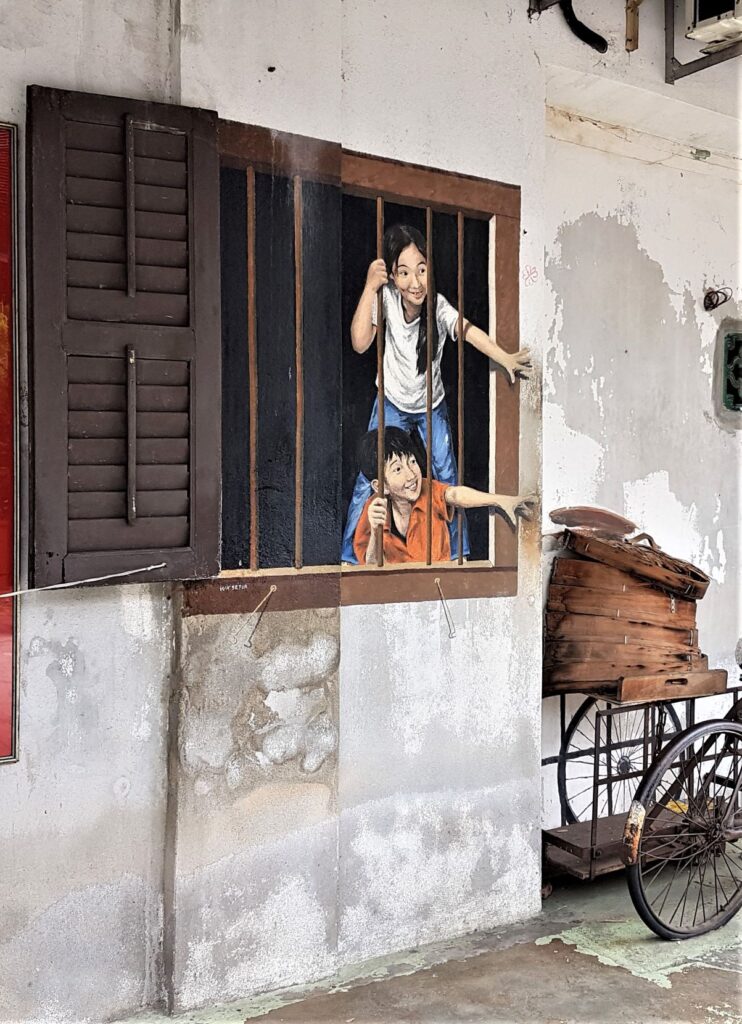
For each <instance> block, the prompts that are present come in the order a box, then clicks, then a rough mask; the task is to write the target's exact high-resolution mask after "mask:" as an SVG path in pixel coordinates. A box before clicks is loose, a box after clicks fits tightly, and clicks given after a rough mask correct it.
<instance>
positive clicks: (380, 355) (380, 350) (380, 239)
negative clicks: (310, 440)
mask: <svg viewBox="0 0 742 1024" xmlns="http://www.w3.org/2000/svg"><path fill="white" fill-rule="evenodd" d="M383 256H384V200H383V198H382V197H381V196H377V197H376V259H377V260H380V259H383ZM382 292H383V289H382V288H379V290H378V292H377V293H376V377H377V380H378V385H377V387H378V405H377V409H378V413H377V431H376V479H377V480H378V481H379V493H380V494H381V495H383V494H384V337H385V336H384V296H383V294H382ZM376 550H377V552H378V554H377V558H376V564H377V565H383V564H384V527H383V526H380V527H379V528H378V530H377V536H376Z"/></svg>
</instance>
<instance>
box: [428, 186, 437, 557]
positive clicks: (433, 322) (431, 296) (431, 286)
mask: <svg viewBox="0 0 742 1024" xmlns="http://www.w3.org/2000/svg"><path fill="white" fill-rule="evenodd" d="M425 234H426V237H427V244H428V293H427V294H428V302H427V307H428V319H427V324H426V335H427V338H426V341H427V345H426V373H427V380H426V393H425V425H426V433H427V437H426V445H425V461H426V462H427V467H426V468H427V483H428V494H427V524H426V536H425V564H426V565H430V564H431V562H432V561H433V329H434V327H435V328H436V329H437V323H438V318H437V317H436V316H435V310H434V306H435V305H437V296H436V295H435V277H434V268H433V211H432V210H431V208H430V207H429V206H427V207H426V208H425ZM431 300H432V301H431Z"/></svg>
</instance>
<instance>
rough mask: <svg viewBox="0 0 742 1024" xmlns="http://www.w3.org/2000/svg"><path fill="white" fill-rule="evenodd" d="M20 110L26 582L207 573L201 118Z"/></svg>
mask: <svg viewBox="0 0 742 1024" xmlns="http://www.w3.org/2000/svg"><path fill="white" fill-rule="evenodd" d="M29 118H30V120H29V132H28V137H29V167H30V175H31V178H30V188H29V251H30V258H31V266H30V286H31V292H30V327H31V357H32V361H31V382H32V389H31V396H30V398H31V403H32V427H33V432H32V494H31V499H32V543H31V572H32V577H33V581H34V583H35V585H36V586H44V585H47V584H52V583H59V582H63V581H65V582H66V581H72V580H81V579H84V578H86V577H90V576H101V575H105V574H107V573H115V572H122V571H126V570H130V569H135V568H137V567H143V566H146V565H150V564H153V563H157V562H165V563H166V566H165V568H164V569H161V570H158V571H157V572H155V573H148V574H147V575H146V577H142V578H143V579H144V578H146V579H188V578H195V577H203V576H209V575H213V574H214V573H216V572H217V571H218V569H219V529H220V527H219V519H220V511H219V505H220V461H221V460H220V400H221V381H220V325H219V305H220V299H219V241H218V216H219V167H218V156H217V148H216V115H215V114H213V113H212V112H209V111H203V110H192V109H188V108H184V107H174V106H165V105H162V104H153V103H144V102H141V101H135V100H128V99H118V98H113V97H107V96H89V95H85V94H83V93H70V92H60V91H57V90H51V89H43V88H40V87H37V86H33V87H31V89H30V90H29ZM137 578H139V577H134V579H137Z"/></svg>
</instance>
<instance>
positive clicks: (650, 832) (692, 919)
mask: <svg viewBox="0 0 742 1024" xmlns="http://www.w3.org/2000/svg"><path fill="white" fill-rule="evenodd" d="M741 789H742V725H741V724H739V723H738V722H732V721H728V720H724V721H713V722H702V723H701V724H700V725H696V726H693V727H692V728H690V729H687V730H686V731H685V732H683V733H681V734H680V736H678V737H677V738H676V739H675V740H674V741H673V742H672V743H671V744H670V745H669V746H668V747H667V748H666V749H665V750H664V751H663V752H662V754H661V755H660V756H659V758H658V759H657V760H656V761H655V763H654V764H653V765H652V767H651V769H650V770H649V772H648V773H647V775H646V777H645V778H644V781H643V782H642V784H641V786H640V787H639V789H638V790H637V794H636V799H635V801H634V804H633V806H632V809H631V813H630V815H629V821H628V823H627V835H626V839H625V841H626V842H627V845H629V847H630V852H629V867H628V883H629V892H630V893H631V899H632V901H633V903H634V906H635V908H636V910H637V913H638V914H639V916H640V917H641V919H642V920H643V921H644V923H645V924H646V925H647V926H648V927H649V928H651V929H652V931H653V932H655V933H656V934H657V935H659V936H660V938H663V939H687V938H690V937H691V936H694V935H702V934H703V933H704V932H709V931H713V929H714V928H720V927H721V926H722V925H723V924H726V923H727V921H729V920H730V919H731V918H732V917H734V915H735V914H736V913H737V911H738V910H739V908H740V906H742V794H741ZM642 819H643V820H642ZM632 823H633V826H634V842H633V846H632V843H631V842H630V838H629V833H630V831H631V827H632Z"/></svg>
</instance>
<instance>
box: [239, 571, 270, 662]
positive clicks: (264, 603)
mask: <svg viewBox="0 0 742 1024" xmlns="http://www.w3.org/2000/svg"><path fill="white" fill-rule="evenodd" d="M277 590H278V587H277V586H276V585H275V583H272V584H271V585H270V587H269V589H268V593H267V594H266V595H265V597H264V598H263V599H262V600H261V601H258V603H257V604H256V605H255V607H254V608H253V610H252V611H251V612H250V613H249V614H250V616H252V615H255V613H256V612H260V615H258V618H257V621H256V623H255V625H254V626H253V628H252V631H251V632H250V635H249V636H248V638H247V641H246V642H245V647H252V638H253V637H254V636H255V633H256V632H257V629H258V626H259V625H260V620H261V619H262V618H263V615H264V614H265V611H266V608H267V607H268V602H269V601H270V599H271V598H272V597H273V595H274V594H275V592H276V591H277ZM244 628H245V627H244V626H241V627H240V628H239V629H238V630H237V632H236V633H235V634H234V636H233V637H232V643H233V644H236V643H237V641H238V639H239V636H240V633H241V632H242V631H243V629H244Z"/></svg>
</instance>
